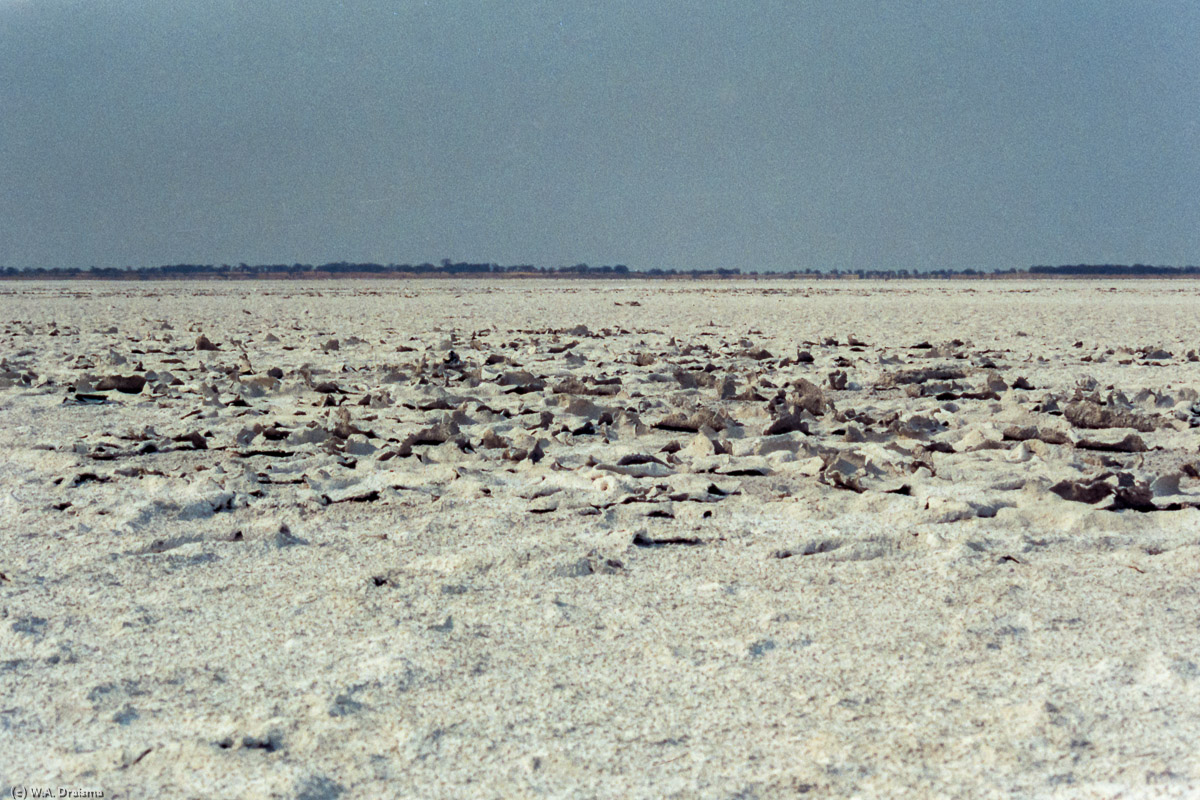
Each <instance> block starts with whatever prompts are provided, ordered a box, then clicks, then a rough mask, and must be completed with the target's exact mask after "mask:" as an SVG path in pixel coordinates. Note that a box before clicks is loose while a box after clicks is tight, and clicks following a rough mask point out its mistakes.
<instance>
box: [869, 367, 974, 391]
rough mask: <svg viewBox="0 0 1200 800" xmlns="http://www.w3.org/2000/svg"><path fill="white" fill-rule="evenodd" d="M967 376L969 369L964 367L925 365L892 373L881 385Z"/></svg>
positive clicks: (885, 377)
mask: <svg viewBox="0 0 1200 800" xmlns="http://www.w3.org/2000/svg"><path fill="white" fill-rule="evenodd" d="M965 377H967V371H966V370H965V369H963V368H962V367H925V368H918V369H906V370H901V371H899V372H893V373H890V374H888V375H885V376H884V377H883V378H882V379H881V380H880V385H881V386H884V387H888V386H903V385H905V384H909V383H918V384H919V383H926V382H928V381H957V380H961V379H963V378H965Z"/></svg>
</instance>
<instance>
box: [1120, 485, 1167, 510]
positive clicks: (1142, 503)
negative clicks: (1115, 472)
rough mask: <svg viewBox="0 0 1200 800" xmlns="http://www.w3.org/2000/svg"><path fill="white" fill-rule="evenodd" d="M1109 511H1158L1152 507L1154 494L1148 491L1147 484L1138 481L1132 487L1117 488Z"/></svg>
mask: <svg viewBox="0 0 1200 800" xmlns="http://www.w3.org/2000/svg"><path fill="white" fill-rule="evenodd" d="M1109 509H1110V510H1112V511H1123V510H1125V509H1130V510H1132V511H1142V512H1145V511H1157V510H1158V509H1157V508H1156V507H1155V505H1154V492H1152V491H1151V490H1150V486H1149V485H1148V484H1146V483H1144V482H1142V481H1138V482H1136V483H1134V484H1133V485H1132V486H1118V487H1117V490H1116V493H1115V494H1114V496H1113V502H1112V505H1111V506H1109Z"/></svg>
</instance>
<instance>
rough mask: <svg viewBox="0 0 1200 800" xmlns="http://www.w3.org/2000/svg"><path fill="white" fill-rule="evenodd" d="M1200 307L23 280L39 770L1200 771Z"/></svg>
mask: <svg viewBox="0 0 1200 800" xmlns="http://www.w3.org/2000/svg"><path fill="white" fill-rule="evenodd" d="M1198 309H1200V284H1198V283H1193V282H1183V281H1180V282H1125V281H1101V282H1082V281H1080V282H1050V281H1042V282H1037V283H1029V284H1023V283H1016V282H994V283H993V282H958V283H945V284H934V283H923V282H922V283H900V282H897V283H888V284H868V283H851V282H845V283H819V284H816V285H804V284H802V283H797V282H786V283H784V282H780V283H767V282H758V283H754V282H736V283H734V282H730V283H711V284H707V283H691V282H680V283H660V282H654V283H640V282H630V283H619V282H596V283H589V282H575V281H569V282H568V281H549V282H535V281H497V282H493V283H488V282H464V283H461V284H454V283H451V282H449V281H429V282H421V281H413V282H405V281H387V282H379V283H370V282H320V283H303V282H279V283H265V282H264V283H165V284H160V283H129V284H125V283H40V282H30V283H14V282H6V283H0V310H2V311H3V314H2V321H0V358H2V359H3V362H2V364H0V490H2V491H0V519H2V520H3V529H2V531H0V573H2V574H0V789H2V790H4V791H7V790H8V788H9V787H13V786H24V785H34V786H50V787H59V786H62V787H70V788H78V789H88V788H91V789H102V790H104V792H105V796H106V797H138V798H140V797H150V796H155V797H281V798H301V799H302V800H332V799H333V798H337V797H345V798H349V797H387V796H398V797H444V798H452V797H485V798H487V797H495V798H514V797H603V798H624V797H635V798H636V797H645V798H651V797H681V798H682V797H714V798H735V797H736V798H773V797H794V796H802V797H849V796H858V797H864V798H866V797H880V798H884V797H898V796H906V797H964V798H967V797H970V798H988V797H1021V798H1025V797H1080V798H1085V797H1086V798H1093V797H1094V798H1115V797H1125V798H1137V797H1189V796H1197V794H1198V793H1200V510H1197V507H1196V506H1197V505H1200V480H1198V479H1197V474H1198V472H1197V469H1198V468H1200V447H1198V445H1200V427H1193V426H1194V425H1198V424H1200V404H1198V403H1197V400H1198V397H1200V396H1198V395H1197V391H1196V390H1197V389H1200V361H1197V360H1189V355H1188V353H1189V351H1195V350H1198V349H1200V314H1197V310H1198ZM201 337H204V338H203V339H201ZM332 340H336V342H335V341H332ZM210 346H211V348H215V349H209V348H210ZM1192 358H1193V359H1194V358H1195V356H1193V357H1192Z"/></svg>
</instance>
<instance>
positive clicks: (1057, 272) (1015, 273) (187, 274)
mask: <svg viewBox="0 0 1200 800" xmlns="http://www.w3.org/2000/svg"><path fill="white" fill-rule="evenodd" d="M472 275H509V276H514V277H521V276H530V277H533V276H537V277H559V278H651V279H652V278H658V279H672V278H674V279H684V278H727V279H736V278H757V277H769V278H775V279H779V278H782V279H787V278H809V279H814V278H815V279H829V280H911V279H923V280H948V279H958V278H984V279H986V278H1006V277H1020V276H1022V275H1024V276H1034V275H1040V276H1060V277H1069V276H1089V275H1090V276H1104V277H1122V276H1125V277H1142V276H1168V277H1169V276H1200V267H1192V266H1188V267H1152V266H1146V265H1144V264H1134V265H1132V266H1124V265H1119V264H1078V265H1075V266H1057V267H1049V266H1035V267H1030V268H1029V269H1028V270H1027V271H1025V270H1018V269H1015V268H1014V269H1008V270H991V271H989V270H977V269H971V268H966V269H957V270H956V269H937V270H924V271H920V270H908V269H855V270H841V269H834V270H829V271H822V270H817V269H804V270H792V271H790V272H759V271H758V270H749V271H746V272H743V271H742V270H741V269H739V268H736V267H720V268H716V269H691V270H676V269H658V268H654V269H647V270H631V269H630V268H629V267H627V266H625V265H624V264H616V265H612V266H607V265H606V266H600V267H592V266H588V265H587V264H574V265H572V266H569V267H537V266H533V265H532V264H513V265H509V266H502V265H500V264H495V263H484V262H479V263H474V262H468V261H452V260H450V259H448V258H444V259H442V260H441V262H440V263H438V264H430V263H424V264H376V263H373V262H367V263H357V262H349V261H334V262H330V263H328V264H316V265H314V264H255V265H250V264H245V263H241V264H236V265H230V264H221V265H219V266H217V265H213V264H168V265H164V266H158V267H123V268H118V267H66V268H62V267H52V268H45V267H37V268H34V269H17V268H16V267H2V268H0V277H4V278H47V279H55V278H59V279H75V278H80V279H93V280H94V279H100V280H167V279H174V280H186V279H195V280H204V279H209V280H238V279H247V278H265V277H271V278H305V277H309V278H327V277H342V278H369V277H375V276H381V277H398V278H403V277H418V276H419V277H458V276H472Z"/></svg>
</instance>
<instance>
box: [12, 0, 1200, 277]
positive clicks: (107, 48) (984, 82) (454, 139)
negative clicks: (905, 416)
mask: <svg viewBox="0 0 1200 800" xmlns="http://www.w3.org/2000/svg"><path fill="white" fill-rule="evenodd" d="M588 5H592V6H594V7H591V8H585V7H584V4H582V3H574V2H571V3H568V2H562V3H547V2H523V1H522V0H506V1H505V2H477V3H465V2H449V1H446V2H382V0H346V2H333V1H332V0H204V1H203V2H201V1H200V0H169V1H168V0H0V265H5V266H19V267H24V266H88V265H92V264H95V265H97V266H124V265H134V266H141V265H155V264H167V263H181V262H189V263H216V264H220V263H233V264H236V263H238V262H242V261H245V262H248V263H279V262H286V263H292V262H296V261H300V262H304V263H321V262H326V261H333V260H349V261H378V262H384V263H387V262H397V263H403V262H413V263H419V262H422V261H434V262H436V261H438V260H440V259H441V258H443V257H449V258H452V259H455V260H476V261H494V262H499V263H502V264H514V263H533V264H538V265H546V266H556V265H566V264H574V263H578V262H586V263H589V264H593V265H600V264H617V263H624V264H628V265H630V266H631V267H635V268H642V269H646V268H651V267H662V268H671V267H674V268H693V267H741V268H743V269H792V268H801V269H803V268H808V267H814V268H819V269H833V268H835V267H836V268H841V269H846V268H860V267H861V268H873V267H895V268H901V267H907V268H918V269H928V268H940V267H956V268H963V267H977V268H979V267H982V268H1009V267H1014V266H1015V267H1025V266H1029V265H1031V264H1043V263H1047V264H1059V263H1078V262H1092V263H1097V262H1107V263H1134V262H1141V263H1152V264H1177V265H1178V264H1200V3H1197V2H1195V0H1176V1H1172V0H1161V1H1159V0H1155V1H1154V2H1109V1H1108V0H1087V1H1086V2H1085V1H1084V0H1079V2H1071V3H1064V2H1053V1H1052V0H1029V1H1027V2H995V3H993V2H986V3H985V2H968V0H953V2H937V1H936V0H924V1H922V2H916V1H914V2H870V3H868V2H854V1H853V0H838V1H837V2H835V1H834V0H828V2H778V3H765V2H764V3H751V2H736V3H734V2H729V3H719V2H680V1H678V0H673V1H671V2H649V1H643V2H632V3H620V2H607V3H596V4H588Z"/></svg>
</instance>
